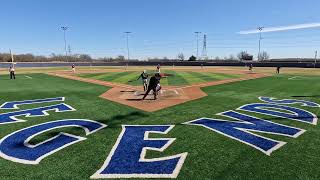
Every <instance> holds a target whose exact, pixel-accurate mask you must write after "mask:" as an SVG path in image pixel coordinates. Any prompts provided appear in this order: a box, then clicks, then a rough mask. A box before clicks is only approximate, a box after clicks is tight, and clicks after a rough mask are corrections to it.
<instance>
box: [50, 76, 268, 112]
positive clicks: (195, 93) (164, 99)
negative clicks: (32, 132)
mask: <svg viewBox="0 0 320 180" xmlns="http://www.w3.org/2000/svg"><path fill="white" fill-rule="evenodd" d="M48 74H49V75H53V76H58V77H62V78H67V79H72V80H78V81H82V82H88V83H92V84H98V85H103V86H108V87H112V88H111V89H110V90H108V91H107V92H105V93H103V94H102V95H100V96H99V97H101V98H104V99H107V100H110V101H113V102H117V103H120V104H124V105H127V106H131V107H134V108H137V109H140V110H143V111H147V112H154V111H158V110H161V109H164V108H167V107H171V106H174V105H178V104H181V103H185V102H188V101H192V100H196V99H200V98H203V97H205V96H207V94H206V93H205V92H203V91H202V90H201V88H202V87H207V86H215V85H220V84H226V83H232V82H238V81H245V80H251V79H257V78H263V77H268V76H270V75H267V74H257V73H242V74H244V77H242V78H234V79H226V80H220V81H213V82H206V83H200V84H194V85H188V86H164V87H163V88H162V90H161V91H160V92H159V96H158V97H159V98H158V99H157V100H153V95H152V94H149V95H148V96H147V98H146V99H145V100H143V101H142V100H141V98H142V97H143V95H144V92H143V90H142V88H141V87H137V86H130V85H125V84H119V83H112V82H106V81H101V80H95V79H88V78H82V77H78V76H74V75H72V74H70V73H63V72H51V73H48Z"/></svg>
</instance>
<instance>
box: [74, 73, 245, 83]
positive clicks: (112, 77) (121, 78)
mask: <svg viewBox="0 0 320 180" xmlns="http://www.w3.org/2000/svg"><path fill="white" fill-rule="evenodd" d="M140 73H141V72H139V71H128V72H108V73H93V74H79V75H78V76H80V77H84V78H90V79H97V80H102V81H108V82H116V83H122V84H128V85H133V86H138V85H141V84H142V81H141V80H137V79H138V77H139V75H140ZM149 73H151V72H149ZM162 73H166V74H171V76H168V77H167V78H162V79H161V84H162V85H171V86H178V85H191V84H196V83H204V82H211V81H218V80H224V79H231V78H239V77H241V76H242V75H235V74H222V73H211V72H192V71H173V70H164V71H162Z"/></svg>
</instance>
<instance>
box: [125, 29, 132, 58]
mask: <svg viewBox="0 0 320 180" xmlns="http://www.w3.org/2000/svg"><path fill="white" fill-rule="evenodd" d="M124 33H125V34H126V37H127V53H128V59H127V60H128V61H129V60H130V51H129V34H131V32H129V31H127V32H124Z"/></svg>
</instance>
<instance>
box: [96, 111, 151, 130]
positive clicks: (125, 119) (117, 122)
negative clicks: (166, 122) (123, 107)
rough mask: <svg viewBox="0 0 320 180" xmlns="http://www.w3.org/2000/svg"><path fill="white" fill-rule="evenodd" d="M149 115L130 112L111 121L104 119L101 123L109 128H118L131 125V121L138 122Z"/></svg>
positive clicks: (113, 117)
mask: <svg viewBox="0 0 320 180" xmlns="http://www.w3.org/2000/svg"><path fill="white" fill-rule="evenodd" d="M148 116H149V115H148V114H146V113H143V112H140V111H134V112H130V113H127V114H124V115H115V116H112V117H111V118H109V119H102V120H99V122H102V123H105V124H106V125H108V128H118V127H121V125H124V124H129V123H130V121H136V120H139V119H141V118H145V117H148Z"/></svg>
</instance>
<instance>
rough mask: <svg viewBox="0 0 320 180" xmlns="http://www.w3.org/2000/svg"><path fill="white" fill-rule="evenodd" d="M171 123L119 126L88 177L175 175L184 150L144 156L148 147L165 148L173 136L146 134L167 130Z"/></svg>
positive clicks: (160, 176)
mask: <svg viewBox="0 0 320 180" xmlns="http://www.w3.org/2000/svg"><path fill="white" fill-rule="evenodd" d="M173 127H174V126H167V125H154V126H151V125H150V126H143V125H141V126H122V132H121V134H120V136H119V137H118V140H117V142H116V144H115V145H114V146H113V148H112V150H111V152H110V154H109V156H108V157H107V160H106V161H105V163H104V165H103V166H102V167H101V169H100V170H98V171H97V172H96V173H95V174H94V175H92V176H91V178H175V177H177V176H178V174H179V171H180V168H181V167H182V165H183V163H184V160H185V158H186V156H187V153H182V154H177V155H174V156H168V157H161V158H146V157H145V156H146V154H147V151H152V150H153V151H160V152H162V151H164V150H165V149H166V148H167V147H168V146H169V145H170V144H171V143H172V142H173V141H174V140H175V139H173V138H149V133H159V134H167V133H168V132H169V131H170V129H171V128H173Z"/></svg>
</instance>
